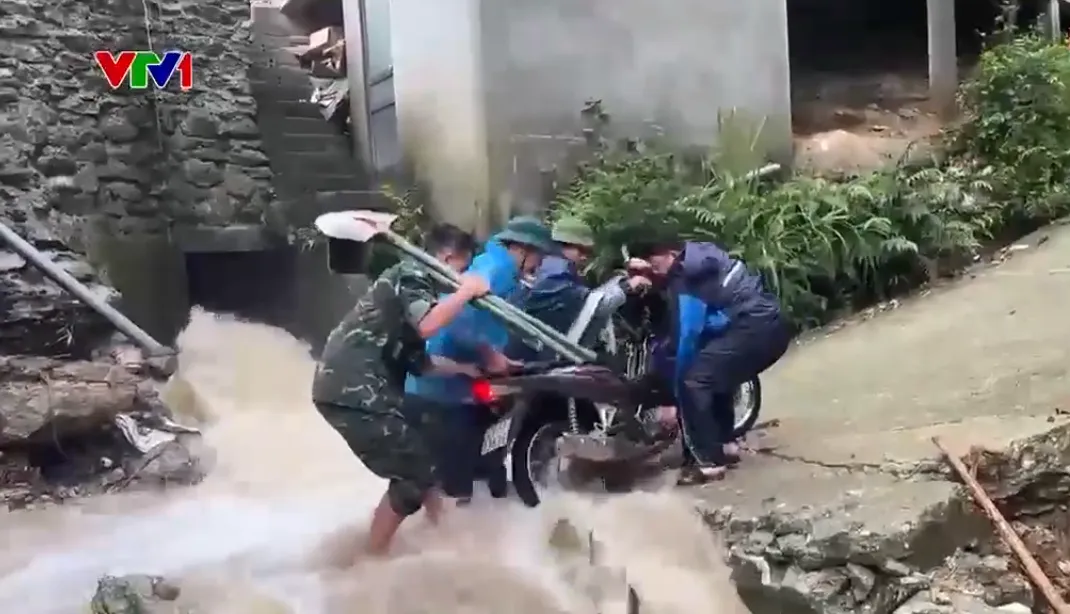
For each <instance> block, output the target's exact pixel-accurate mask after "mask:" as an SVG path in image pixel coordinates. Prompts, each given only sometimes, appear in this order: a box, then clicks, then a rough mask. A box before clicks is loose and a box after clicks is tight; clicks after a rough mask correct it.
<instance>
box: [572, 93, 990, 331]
mask: <svg viewBox="0 0 1070 614" xmlns="http://www.w3.org/2000/svg"><path fill="white" fill-rule="evenodd" d="M585 112H586V114H587V116H588V117H592V116H593V117H597V118H599V119H600V120H601V124H600V125H599V126H597V127H596V128H589V136H590V135H591V134H592V133H597V131H598V130H603V131H604V130H605V128H606V121H607V120H608V116H606V115H605V114H604V113H603V112H601V111H600V110H598V111H596V112H595V113H591V112H590V109H588V110H586V111H585ZM737 133H738V131H737ZM590 140H591V141H592V142H593V143H594V144H595V145H596V147H595V152H594V156H593V158H592V159H591V160H590V161H589V162H588V163H586V164H584V165H582V166H581V167H580V168H579V170H578V173H577V176H576V177H575V179H574V180H573V181H572V182H571V183H570V185H569V186H568V188H567V189H565V190H564V191H563V192H562V193H561V194H559V196H558V198H557V199H556V201H555V203H554V206H553V209H552V215H553V216H570V217H578V218H580V219H583V220H584V221H586V222H587V223H588V224H590V225H591V226H592V228H593V229H594V231H595V234H596V240H597V243H598V249H597V250H596V254H595V258H594V260H593V268H594V272H595V275H596V276H597V275H601V274H604V273H605V272H606V271H607V269H609V268H612V267H614V266H616V265H617V264H619V262H620V260H621V252H620V246H622V245H627V244H628V243H632V242H636V241H641V240H643V238H644V236H648V235H649V229H651V228H660V229H663V230H668V231H670V232H673V233H675V234H677V235H678V236H679V237H680V238H682V239H685V240H694V241H712V242H715V243H718V244H719V245H722V246H723V247H725V248H726V249H728V250H729V251H731V252H732V253H733V255H735V256H738V257H740V258H742V259H744V260H745V261H746V262H747V263H748V264H749V265H751V266H752V267H754V268H755V269H757V270H759V271H760V272H761V273H762V274H763V276H764V278H765V280H766V283H767V284H768V285H769V286H770V288H771V289H773V290H774V291H775V292H776V293H777V294H778V295H779V296H780V298H781V300H782V302H783V304H784V305H785V306H786V308H787V310H788V311H789V313H791V314H792V315H793V316H794V317H795V318H796V319H797V320H798V321H799V322H800V323H802V324H816V323H820V322H823V321H826V320H827V319H828V318H830V317H832V316H834V315H836V314H837V313H840V312H842V311H845V310H851V309H857V308H859V307H861V306H864V305H865V304H867V303H871V302H873V301H875V300H880V299H884V298H887V297H889V296H891V295H894V294H896V293H899V292H902V291H905V290H908V289H911V288H914V287H917V285H919V284H920V283H923V282H925V281H927V280H930V279H932V278H933V277H935V276H936V275H938V274H940V273H941V263H948V262H953V263H954V262H963V261H969V260H971V259H972V256H973V255H974V254H975V253H976V251H977V250H978V249H980V248H981V246H982V242H983V241H984V239H986V238H987V237H988V236H990V233H991V232H992V231H993V229H994V228H995V227H997V226H998V224H999V223H1000V219H1001V210H1000V207H999V206H998V205H997V204H995V203H994V202H993V201H992V199H990V198H988V195H989V194H990V193H991V190H992V185H991V179H992V175H993V174H994V172H993V171H992V170H991V168H983V169H981V170H977V168H976V165H973V164H949V163H943V162H939V161H937V160H933V161H932V163H931V164H930V165H928V166H924V167H910V168H907V167H896V168H893V169H889V170H884V171H879V172H874V173H869V174H866V175H863V176H861V177H856V178H852V179H848V180H844V181H832V180H828V179H822V178H815V177H795V178H792V179H790V180H788V181H785V182H781V183H774V182H770V181H767V180H763V179H760V178H754V177H752V176H749V175H747V174H743V175H741V174H739V170H740V169H741V168H747V167H746V166H743V167H741V166H740V165H739V164H738V162H739V161H741V160H748V159H749V160H751V166H750V168H753V164H754V162H753V160H754V156H753V153H754V150H755V144H756V143H757V142H758V141H759V139H758V138H757V136H756V135H755V136H754V137H752V138H749V139H747V138H743V139H740V138H733V139H729V140H728V141H727V142H726V141H725V140H724V139H722V143H721V146H720V147H719V148H718V150H716V151H714V152H712V153H711V154H709V155H707V156H702V157H689V156H686V155H683V154H678V153H667V152H665V151H662V150H660V149H658V148H657V147H656V146H651V145H649V144H646V145H644V144H637V143H636V142H635V141H634V140H629V141H625V142H623V143H617V144H614V143H612V142H611V141H609V140H607V139H606V138H604V137H599V136H596V137H594V138H591V139H590ZM726 168H734V169H736V172H735V173H734V174H733V173H730V172H728V171H726V170H725V169H726Z"/></svg>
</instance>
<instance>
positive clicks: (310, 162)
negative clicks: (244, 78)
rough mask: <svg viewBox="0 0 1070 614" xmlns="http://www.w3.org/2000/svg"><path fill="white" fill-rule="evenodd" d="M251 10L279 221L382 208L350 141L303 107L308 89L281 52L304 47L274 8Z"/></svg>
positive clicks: (254, 73)
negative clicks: (299, 46) (330, 212)
mask: <svg viewBox="0 0 1070 614" xmlns="http://www.w3.org/2000/svg"><path fill="white" fill-rule="evenodd" d="M272 4H277V3H269V2H259V1H255V0H254V2H253V5H252V32H253V41H252V43H253V44H252V49H251V51H250V53H251V57H250V61H251V66H250V68H249V80H250V89H251V92H252V95H253V98H255V99H256V102H257V111H258V118H257V119H258V123H259V126H260V131H261V139H262V141H263V144H264V151H265V153H266V154H267V155H268V158H269V160H270V165H271V170H272V173H273V174H274V184H275V191H276V193H277V195H278V197H279V199H280V201H281V202H280V210H279V212H278V213H279V214H280V215H279V217H281V218H282V219H281V220H278V221H280V222H284V223H285V224H287V225H289V226H291V227H293V226H306V225H308V224H309V223H310V222H311V221H312V220H314V219H315V217H316V216H317V215H319V214H320V213H323V212H326V211H337V210H342V209H365V208H383V206H384V199H383V198H382V196H381V195H379V194H377V193H376V192H373V191H372V190H371V186H372V177H371V175H370V173H368V172H367V171H366V170H365V169H364V168H362V167H361V165H360V164H359V163H358V162H357V160H356V159H355V158H354V157H353V155H352V153H351V152H350V145H349V142H348V140H349V139H348V137H346V136H345V135H343V134H341V133H339V132H338V130H337V128H335V127H334V126H332V125H331V124H329V123H328V122H327V121H326V120H325V119H324V118H323V115H322V114H321V112H320V109H319V106H318V105H317V104H315V103H313V102H310V101H309V97H310V96H311V94H312V83H311V82H310V81H309V75H308V73H307V72H306V71H305V70H303V69H302V68H301V66H300V64H299V63H298V61H297V58H295V57H294V56H293V54H292V53H290V52H289V51H286V49H285V48H286V47H292V46H297V45H303V44H307V43H308V37H307V36H305V35H304V34H302V33H301V32H300V31H298V30H297V29H296V28H295V27H294V26H293V25H292V24H291V23H290V21H289V20H288V19H287V18H286V16H285V15H283V14H282V13H281V12H280V11H279V9H278V7H277V6H272Z"/></svg>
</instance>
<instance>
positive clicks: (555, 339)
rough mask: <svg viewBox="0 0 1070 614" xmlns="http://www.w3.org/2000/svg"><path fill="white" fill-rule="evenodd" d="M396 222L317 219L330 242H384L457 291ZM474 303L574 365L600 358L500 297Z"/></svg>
mask: <svg viewBox="0 0 1070 614" xmlns="http://www.w3.org/2000/svg"><path fill="white" fill-rule="evenodd" d="M396 219H397V216H396V215H392V214H389V213H383V212H381V211H336V212H333V213H325V214H323V215H321V216H319V217H318V218H316V228H317V229H318V230H319V231H320V232H322V233H323V234H324V235H326V236H327V237H329V238H330V239H333V240H338V241H354V242H356V243H360V244H368V243H369V242H371V241H373V240H375V239H380V240H382V241H385V242H386V243H388V244H390V245H391V246H392V247H394V248H395V249H397V250H399V251H401V252H402V253H404V254H405V255H407V256H409V257H411V258H413V259H414V260H416V261H417V262H419V263H420V264H422V265H424V266H425V267H426V268H427V269H428V270H429V272H430V273H431V276H432V278H433V279H434V280H435V281H436V282H438V283H440V284H442V285H444V286H446V287H447V288H451V289H456V288H457V287H458V286H459V285H460V280H459V279H458V277H457V274H456V273H454V272H453V270H452V269H450V268H449V267H448V266H446V265H445V264H444V263H442V262H439V261H438V260H437V259H436V258H435V257H433V256H431V255H430V254H428V253H427V252H425V251H423V250H422V249H420V248H418V247H416V246H415V245H413V244H412V243H409V242H408V241H406V240H405V238H404V237H402V236H401V235H399V234H397V233H396V232H394V231H392V230H390V226H391V225H392V224H393V223H394V220H396ZM473 302H474V304H475V305H476V306H477V307H480V308H481V309H485V310H487V311H489V312H490V313H492V314H494V315H495V316H497V317H498V318H501V319H502V320H503V321H504V322H505V323H506V324H509V325H510V326H512V327H513V328H515V329H517V330H518V331H520V332H521V333H522V334H524V335H525V336H527V337H530V338H531V339H534V340H536V341H539V342H542V343H543V344H545V345H546V346H547V347H549V348H550V349H552V350H554V351H555V352H557V353H558V354H561V355H562V356H564V357H565V358H567V359H568V360H571V361H572V362H575V363H585V362H592V361H594V360H595V358H596V357H597V355H596V354H595V353H594V352H593V351H591V350H589V349H587V348H585V347H583V346H581V345H579V344H577V343H575V342H573V341H570V340H568V339H567V338H566V337H565V336H564V335H562V334H561V333H559V332H558V331H556V330H554V329H553V328H551V327H549V326H547V325H546V324H545V323H543V322H541V321H539V320H537V319H535V318H533V317H531V316H530V315H528V314H526V313H524V312H523V311H521V310H520V309H518V308H517V307H515V306H514V305H511V304H509V303H508V302H506V301H505V300H503V299H501V298H500V297H497V296H484V297H480V298H478V299H476V300H475V301H473Z"/></svg>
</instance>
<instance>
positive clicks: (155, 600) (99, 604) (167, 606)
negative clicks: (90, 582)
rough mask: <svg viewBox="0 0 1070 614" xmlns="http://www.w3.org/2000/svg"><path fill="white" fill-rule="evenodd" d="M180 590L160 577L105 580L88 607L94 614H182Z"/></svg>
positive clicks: (143, 576) (130, 576) (102, 580)
mask: <svg viewBox="0 0 1070 614" xmlns="http://www.w3.org/2000/svg"><path fill="white" fill-rule="evenodd" d="M179 593H180V590H179V588H178V587H177V586H175V585H174V584H171V583H170V582H168V581H167V580H165V579H164V578H162V577H160V576H148V575H140V574H139V575H127V576H104V577H103V578H101V579H100V581H99V582H97V590H96V593H94V594H93V600H92V601H91V602H90V604H89V609H90V612H92V614H182V610H181V609H180V608H179V607H178V604H177V603H176V600H177V599H178V596H179Z"/></svg>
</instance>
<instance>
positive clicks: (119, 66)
mask: <svg viewBox="0 0 1070 614" xmlns="http://www.w3.org/2000/svg"><path fill="white" fill-rule="evenodd" d="M93 59H95V60H96V61H97V66H99V67H100V72H102V73H104V78H105V79H107V80H108V85H109V86H110V87H111V89H113V90H115V89H119V88H120V87H121V86H122V85H123V81H126V83H127V85H128V86H129V87H130V89H132V90H144V89H148V88H149V81H150V80H151V81H152V85H153V86H155V87H156V89H158V90H162V89H164V88H165V87H167V84H168V83H170V82H171V78H172V77H174V76H175V73H178V85H179V87H180V88H182V91H187V90H189V89H192V88H193V56H191V55H190V54H189V52H188V51H165V52H164V54H163V55H159V54H157V53H156V52H155V51H120V52H118V53H112V52H111V51H97V52H96V53H94V54H93Z"/></svg>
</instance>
